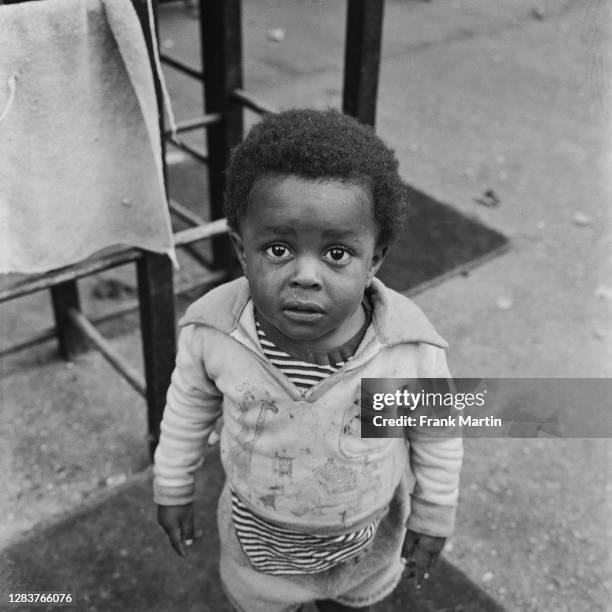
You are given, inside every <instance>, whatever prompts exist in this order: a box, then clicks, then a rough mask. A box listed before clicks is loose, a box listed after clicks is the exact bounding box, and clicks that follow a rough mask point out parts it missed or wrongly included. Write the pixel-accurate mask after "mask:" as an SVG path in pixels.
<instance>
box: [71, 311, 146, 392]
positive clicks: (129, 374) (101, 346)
mask: <svg viewBox="0 0 612 612" xmlns="http://www.w3.org/2000/svg"><path fill="white" fill-rule="evenodd" d="M68 317H69V318H70V320H71V321H72V322H73V323H74V325H75V326H76V327H77V328H78V329H79V330H80V331H81V332H82V333H83V335H84V336H85V337H87V338H88V339H89V340H90V341H91V343H92V344H93V345H94V346H95V347H96V348H97V349H98V351H100V353H101V355H102V356H103V357H104V358H105V359H106V361H108V363H110V364H111V365H112V366H113V368H115V370H117V372H119V374H121V376H123V378H125V380H127V382H128V383H129V384H130V385H131V386H132V387H133V388H134V389H136V391H138V393H140V395H142V396H143V397H144V396H145V395H146V389H145V382H144V380H143V378H142V376H139V375H138V373H137V372H135V371H134V370H133V369H132V368H131V367H130V366H129V365H128V364H127V363H125V361H124V360H123V359H122V358H121V357H120V356H119V354H118V353H117V352H116V351H115V350H114V349H113V347H112V346H111V345H110V343H109V342H108V340H106V338H104V336H103V335H102V334H101V333H100V332H99V331H98V330H97V329H96V328H95V327H94V326H93V325H92V324H91V323H90V322H89V321H88V320H87V317H86V316H85V315H84V314H83V313H82V312H80V311H78V310H75V309H74V308H71V309H70V310H69V311H68Z"/></svg>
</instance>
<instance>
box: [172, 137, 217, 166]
mask: <svg viewBox="0 0 612 612" xmlns="http://www.w3.org/2000/svg"><path fill="white" fill-rule="evenodd" d="M168 142H169V143H170V144H172V145H174V146H175V147H176V148H177V149H180V150H181V151H185V153H187V154H188V155H191V157H193V158H194V159H197V160H198V161H199V162H200V163H202V164H207V163H208V161H209V158H208V155H205V154H204V153H202V152H201V151H198V150H197V149H194V148H193V147H192V146H190V145H188V144H187V143H186V142H184V141H183V140H181V139H180V138H173V137H172V136H169V137H168Z"/></svg>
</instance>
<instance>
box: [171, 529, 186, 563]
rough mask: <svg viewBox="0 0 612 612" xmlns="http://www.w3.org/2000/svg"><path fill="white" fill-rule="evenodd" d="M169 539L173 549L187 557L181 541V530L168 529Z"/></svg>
mask: <svg viewBox="0 0 612 612" xmlns="http://www.w3.org/2000/svg"><path fill="white" fill-rule="evenodd" d="M167 533H168V538H169V539H170V544H172V548H174V550H176V552H177V553H178V554H179V555H180V556H181V557H184V556H185V547H184V546H183V541H182V539H181V530H180V529H179V528H178V527H177V528H175V529H168V530H167Z"/></svg>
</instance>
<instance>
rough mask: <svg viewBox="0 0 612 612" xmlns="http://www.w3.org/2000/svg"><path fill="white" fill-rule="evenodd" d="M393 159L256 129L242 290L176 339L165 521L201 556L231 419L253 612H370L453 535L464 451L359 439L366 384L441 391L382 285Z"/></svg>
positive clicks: (237, 521)
mask: <svg viewBox="0 0 612 612" xmlns="http://www.w3.org/2000/svg"><path fill="white" fill-rule="evenodd" d="M397 168H398V163H397V160H396V158H395V156H394V154H393V152H392V151H390V150H389V149H388V148H387V147H386V146H385V145H384V144H383V143H382V141H381V140H380V139H379V138H378V137H377V136H376V135H375V134H374V133H373V131H372V130H371V129H370V128H367V127H365V126H362V125H360V124H359V123H358V122H357V121H355V120H353V119H351V118H349V117H346V116H344V115H342V114H340V113H338V112H335V111H314V110H293V111H287V112H284V113H281V114H279V115H275V116H270V117H268V118H266V119H264V120H263V121H262V122H261V123H260V124H258V125H256V126H255V127H254V128H253V129H252V130H251V131H250V133H249V135H248V136H247V138H246V140H245V141H244V142H243V143H242V144H241V145H240V146H238V147H237V148H236V149H235V151H234V152H233V154H232V157H231V161H230V165H229V170H228V176H227V193H226V215H227V220H228V225H229V228H230V234H231V238H232V241H233V243H234V246H235V249H236V252H237V255H238V259H239V260H240V263H241V265H242V269H243V271H244V276H245V278H240V279H237V280H235V281H233V282H230V283H227V284H225V285H222V286H220V287H218V288H216V289H214V290H213V291H211V292H209V293H208V294H207V295H205V296H204V297H202V298H201V299H199V300H198V301H196V302H195V303H194V304H193V305H192V306H191V307H190V308H189V309H188V310H187V313H186V314H185V317H184V318H183V319H182V321H181V322H180V326H181V328H182V329H181V334H180V338H179V349H178V356H177V363H176V369H175V372H174V374H173V377H172V384H171V386H170V389H169V391H168V400H167V405H166V409H165V412H164V419H163V422H162V433H161V439H160V443H159V446H158V448H157V452H156V454H155V483H154V488H155V500H156V502H157V504H158V518H159V522H160V523H161V525H162V526H163V527H164V529H165V530H166V532H167V534H168V536H169V538H170V541H171V543H172V545H173V547H174V548H175V550H176V551H177V552H178V553H179V554H180V555H184V554H185V551H186V548H185V547H186V546H190V545H191V544H192V542H193V539H194V531H193V529H194V528H193V507H192V500H193V496H194V472H195V470H196V469H197V468H198V466H199V465H200V462H201V457H202V454H203V450H204V446H205V444H206V440H207V438H208V436H209V434H210V433H211V431H212V430H213V427H214V425H215V422H216V421H217V419H218V418H219V417H220V416H221V415H223V429H222V431H221V442H220V445H221V459H222V463H223V466H224V469H225V472H226V477H227V479H226V485H225V488H224V491H223V493H222V494H221V498H220V501H219V510H218V517H217V519H218V526H219V532H220V539H221V560H220V574H221V581H222V584H223V586H224V588H225V591H226V593H227V595H228V598H229V600H230V602H231V603H232V605H233V606H234V607H235V609H236V610H239V611H241V612H294V611H296V610H299V609H300V607H301V606H302V604H305V603H307V602H313V601H316V602H317V606H318V609H319V610H320V611H322V612H323V611H328V610H367V609H368V608H369V606H370V605H371V604H373V603H375V602H377V601H379V600H381V599H383V598H384V597H385V596H386V595H388V594H389V593H390V592H391V591H392V590H393V589H394V588H395V586H396V585H397V583H398V581H399V580H400V578H401V575H402V572H403V570H404V567H405V564H406V559H410V563H411V564H412V568H413V571H414V572H415V573H416V577H417V582H418V583H420V581H421V579H422V578H427V575H428V574H427V572H428V570H429V568H430V567H431V566H432V565H433V563H434V562H435V560H436V558H437V556H438V554H439V553H440V551H441V549H442V547H443V545H444V539H445V537H446V536H448V535H450V533H451V532H452V530H453V523H454V511H455V505H456V501H457V492H458V477H459V470H460V466H461V460H462V444H461V439H460V438H449V439H436V440H432V439H423V438H420V437H415V436H412V437H411V436H410V435H409V437H408V441H406V440H404V439H399V438H393V439H365V438H363V439H362V438H361V437H360V406H359V404H360V381H361V378H378V377H385V378H393V377H406V378H417V377H447V376H449V374H448V369H447V366H446V360H445V355H444V348H445V347H446V343H445V342H444V340H442V338H441V337H440V336H439V335H438V334H437V333H436V331H435V330H434V329H433V327H432V326H431V324H430V323H429V322H428V321H427V319H426V318H425V316H424V315H423V314H422V312H421V311H420V310H419V309H418V308H417V307H416V306H415V305H414V304H413V303H412V302H411V301H410V300H408V299H407V298H405V297H403V296H401V295H400V294H398V293H395V292H394V291H391V290H390V289H388V288H386V287H385V286H384V285H383V284H382V283H381V282H380V281H379V280H377V279H375V278H374V275H375V274H376V272H377V270H378V269H379V267H380V265H381V264H382V262H383V259H384V256H385V253H386V251H387V248H388V246H389V245H390V243H391V242H392V241H393V239H394V238H395V236H396V234H397V232H398V229H399V228H400V227H401V224H402V221H403V218H404V210H405V202H404V201H403V190H402V184H401V181H400V178H399V176H398V172H397Z"/></svg>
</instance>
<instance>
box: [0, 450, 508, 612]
mask: <svg viewBox="0 0 612 612" xmlns="http://www.w3.org/2000/svg"><path fill="white" fill-rule="evenodd" d="M206 459H207V461H206V468H205V469H204V470H202V471H201V472H200V473H199V476H198V491H199V494H198V499H197V502H196V510H197V514H196V522H197V528H199V529H202V531H203V533H202V539H201V540H200V541H199V543H198V550H197V551H195V552H194V553H193V555H192V556H191V557H190V558H189V559H187V560H182V559H180V558H179V557H177V556H176V554H175V553H174V552H173V551H172V550H171V548H170V546H169V545H168V544H167V541H166V537H165V535H164V534H163V533H162V531H161V529H160V527H158V525H157V524H156V521H155V511H154V505H153V502H152V499H151V482H150V478H149V477H146V478H139V479H137V480H136V481H134V482H132V483H130V484H129V485H127V486H125V487H123V488H121V489H120V490H118V491H117V492H116V493H114V494H112V495H111V496H109V497H108V498H107V499H105V500H104V501H103V502H101V503H99V504H97V505H95V506H93V507H89V508H87V509H85V510H83V511H81V512H79V513H77V514H74V515H71V516H70V517H68V518H66V519H64V520H63V521H61V522H60V523H57V524H55V525H53V526H51V527H48V528H46V529H39V530H36V531H35V532H34V533H32V534H31V535H30V536H29V537H28V538H27V539H24V540H22V541H20V542H19V543H16V544H14V545H12V546H11V547H9V548H7V549H6V550H5V551H4V558H3V560H2V561H1V562H0V576H2V579H0V580H2V581H6V582H7V586H9V589H5V588H3V589H2V591H3V592H4V593H5V595H4V597H6V596H7V595H6V594H7V593H8V592H12V593H16V592H72V593H74V594H75V595H76V604H75V605H74V606H73V609H76V610H84V611H85V610H86V611H91V612H93V611H96V610H104V611H106V610H130V611H139V610H147V611H164V612H167V611H170V610H181V611H195V610H199V611H200V612H230V611H231V608H230V606H229V604H228V603H227V602H226V600H225V597H224V595H223V592H222V590H221V587H220V584H219V577H218V571H217V560H218V546H219V541H218V537H217V530H216V518H215V517H216V502H217V498H218V495H219V492H220V490H221V486H222V483H223V472H222V468H221V465H220V462H219V459H218V453H217V450H216V449H211V450H209V451H208V454H207V457H206ZM5 604H6V601H5V602H4V603H3V604H2V605H0V608H1V609H8V607H7V608H4V607H3V606H4V605H5ZM11 609H24V608H19V607H18V606H12V607H11ZM26 609H27V608H26ZM44 609H45V607H44V606H42V607H41V606H38V607H36V608H35V610H38V611H41V610H44ZM48 609H49V610H51V609H52V608H48ZM53 609H55V610H57V608H53ZM375 610H376V612H391V611H397V610H412V611H421V612H430V611H431V612H433V611H434V610H436V611H438V612H441V611H446V612H450V611H455V612H460V611H461V612H496V611H502V610H503V608H501V607H500V606H499V605H498V604H496V603H495V602H494V601H493V600H492V599H490V598H489V597H488V596H487V595H486V594H484V593H483V592H482V591H481V590H480V589H479V588H478V587H477V586H476V585H474V584H473V583H472V582H470V580H469V579H468V578H467V577H466V576H465V575H464V574H463V573H461V572H460V571H459V570H457V569H456V568H454V567H453V566H452V565H450V564H449V563H447V562H445V561H444V560H442V561H441V562H440V565H439V567H438V569H437V572H435V573H434V574H433V576H432V578H431V579H430V581H429V584H427V585H426V587H424V588H423V590H422V593H419V595H418V596H417V594H416V592H415V591H414V589H413V587H412V586H411V584H410V581H406V582H404V583H403V584H401V585H400V587H399V588H398V589H397V590H396V592H395V593H394V594H393V595H392V596H391V597H390V598H388V599H387V600H386V601H385V602H382V603H380V604H378V605H377V606H376V607H375Z"/></svg>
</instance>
